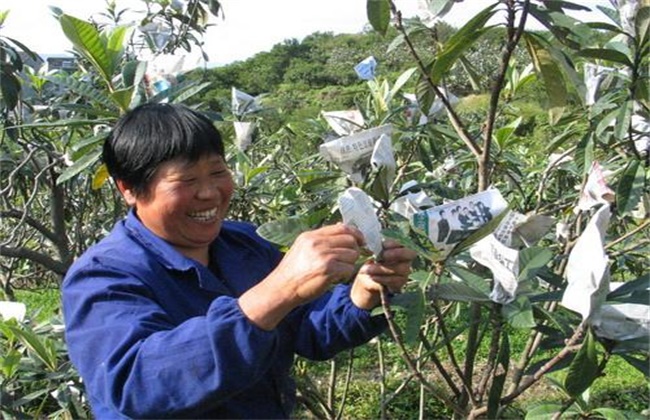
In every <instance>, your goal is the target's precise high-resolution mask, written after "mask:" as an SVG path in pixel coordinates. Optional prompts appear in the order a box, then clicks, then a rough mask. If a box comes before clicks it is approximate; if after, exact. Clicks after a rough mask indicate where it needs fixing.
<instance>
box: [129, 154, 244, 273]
mask: <svg viewBox="0 0 650 420" xmlns="http://www.w3.org/2000/svg"><path fill="white" fill-rule="evenodd" d="M233 190H234V183H233V180H232V177H231V174H230V170H229V169H228V167H227V166H226V163H225V162H224V160H223V158H222V157H221V156H219V155H216V154H214V155H208V156H205V157H202V158H200V159H199V160H198V161H197V162H193V163H192V162H187V161H186V160H181V159H174V160H170V161H168V162H165V163H163V164H162V165H160V166H159V167H158V169H157V170H156V172H155V174H154V176H153V178H152V180H151V183H150V184H149V187H148V189H147V193H146V194H141V195H138V196H133V197H131V202H129V194H125V197H126V198H127V202H128V203H129V205H131V206H134V207H135V209H136V212H137V215H138V217H139V219H140V220H141V221H142V223H143V224H144V225H145V226H146V227H147V228H149V229H150V230H151V231H152V232H154V233H155V234H156V235H158V236H160V237H161V238H162V239H164V240H166V241H167V242H169V243H170V244H172V245H173V246H174V247H175V248H176V249H178V250H179V252H181V253H182V254H183V255H185V256H187V257H190V258H193V259H195V260H197V261H199V262H202V263H204V264H207V263H208V261H207V258H208V247H209V245H210V243H211V242H212V241H213V240H214V239H215V238H216V237H217V236H218V235H219V231H220V230H221V224H222V221H223V219H224V218H225V216H226V212H227V211H228V205H229V204H230V198H231V196H232V194H233Z"/></svg>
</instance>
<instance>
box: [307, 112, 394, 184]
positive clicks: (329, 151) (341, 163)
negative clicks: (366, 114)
mask: <svg viewBox="0 0 650 420" xmlns="http://www.w3.org/2000/svg"><path fill="white" fill-rule="evenodd" d="M392 129H393V128H392V126H391V125H390V124H386V125H382V126H379V127H375V128H371V129H369V130H364V131H360V132H358V133H355V134H352V135H349V136H346V137H341V138H338V139H334V140H331V141H328V142H326V143H323V144H321V145H320V148H319V152H320V154H321V156H323V158H325V159H326V160H327V161H329V162H332V163H334V164H336V165H337V166H338V167H339V168H341V170H342V171H343V172H345V173H346V174H347V175H348V177H349V178H350V179H351V180H352V182H354V183H355V184H361V183H362V182H363V180H364V178H365V175H366V173H367V169H368V167H369V166H370V157H371V156H372V153H373V150H374V149H375V143H376V142H377V140H379V138H380V137H381V136H388V137H389V138H390V136H391V134H392Z"/></svg>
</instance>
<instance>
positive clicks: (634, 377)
mask: <svg viewBox="0 0 650 420" xmlns="http://www.w3.org/2000/svg"><path fill="white" fill-rule="evenodd" d="M16 297H17V298H18V300H19V301H21V302H23V303H25V304H26V305H27V313H28V316H29V317H30V318H32V319H35V320H36V321H37V322H42V321H47V320H49V319H51V318H52V317H53V316H58V315H59V313H60V295H59V290H58V289H52V288H49V289H39V290H17V291H16ZM461 314H462V312H461ZM398 318H401V317H398ZM463 318H464V317H463V316H460V317H459V318H458V319H456V321H455V322H451V325H450V327H452V328H454V327H458V326H460V325H462V324H463V321H464V320H463ZM509 332H510V334H511V346H512V349H513V351H516V349H520V348H522V347H523V343H524V342H525V341H526V338H527V331H524V330H510V331H509ZM455 341H458V342H454V347H456V350H459V353H463V342H464V341H463V340H462V339H460V340H455ZM487 341H488V340H484V344H483V345H482V346H481V348H480V349H478V353H479V355H484V354H486V353H487V344H486V343H487ZM382 351H383V356H384V363H385V369H386V372H387V373H386V384H385V386H386V387H385V393H384V397H386V398H391V400H390V403H389V404H388V405H387V408H386V410H387V413H386V414H387V416H388V417H389V418H413V417H414V416H415V415H416V414H417V413H418V410H419V407H420V387H419V384H418V383H417V381H415V380H411V381H409V382H408V383H407V384H406V386H403V387H401V388H400V385H401V384H402V381H403V380H404V378H406V377H407V376H408V374H409V373H410V371H409V369H408V367H407V366H406V364H405V363H404V360H403V359H402V357H401V353H400V351H399V349H398V348H397V346H396V345H395V344H394V343H393V342H392V339H390V338H388V336H385V337H384V338H382ZM409 352H411V354H413V353H414V352H415V348H414V347H412V346H409ZM436 354H437V355H438V357H439V358H441V360H442V361H443V362H444V363H445V365H448V357H447V355H446V351H445V350H439V351H437V353H436ZM514 356H515V354H513V357H514ZM348 357H349V355H348V353H342V354H340V355H338V356H337V358H336V360H337V362H338V366H339V373H338V378H339V379H338V382H337V388H336V395H337V399H336V401H337V404H340V401H341V398H342V392H343V391H342V390H343V384H342V382H343V378H344V376H345V368H346V367H347V361H348ZM354 358H355V359H354V367H353V373H352V382H351V384H350V388H349V391H348V395H347V400H346V406H345V411H344V415H343V418H355V419H356V418H358V419H366V418H378V417H380V415H381V413H380V412H379V410H380V406H381V395H382V393H381V381H380V377H379V370H378V366H379V353H378V350H377V343H376V341H373V342H371V343H370V344H368V345H364V346H361V347H359V348H357V349H355V350H354ZM480 361H481V357H480V356H479V357H478V362H479V363H480ZM299 363H300V364H301V366H302V369H303V370H304V371H306V372H307V375H309V376H310V377H311V378H312V380H313V381H314V382H315V383H318V384H320V385H319V388H320V391H321V393H322V395H326V394H327V389H326V388H327V383H328V378H329V374H330V366H331V365H330V362H308V361H301V362H299ZM511 364H512V362H511ZM478 371H480V369H479V370H478ZM423 373H424V374H425V375H426V376H427V377H428V379H429V380H432V381H438V379H437V372H436V371H435V368H434V367H433V366H432V365H431V364H428V365H426V366H425V367H424V369H423ZM555 375H556V376H555V377H556V379H561V375H562V373H561V372H558V374H555ZM397 389H399V392H398V393H396V394H394V393H395V391H396V390H397ZM393 394H394V395H393ZM590 394H591V398H590V401H589V406H590V408H591V409H595V408H599V407H607V408H616V409H619V410H623V411H630V412H634V413H646V414H647V413H648V409H649V407H650V397H649V383H648V380H647V379H646V378H645V377H644V376H643V374H642V373H641V372H639V371H638V370H636V369H635V368H633V367H632V366H630V365H629V364H628V363H627V362H625V361H624V360H623V359H622V358H620V357H617V356H613V357H612V358H611V359H610V361H609V363H608V365H607V368H606V370H605V374H604V375H603V376H602V377H601V378H599V379H598V380H597V381H596V382H595V383H594V385H593V386H592V387H591V389H590ZM563 401H565V397H563V395H562V393H561V392H559V391H558V390H556V389H555V388H554V387H553V386H552V384H551V382H550V381H548V380H546V379H542V380H541V381H540V382H539V383H538V384H537V385H536V386H535V387H533V388H531V389H530V390H529V391H528V392H526V393H524V394H523V395H522V396H521V397H520V398H518V399H517V400H516V402H515V404H513V406H512V407H511V410H515V411H513V412H517V413H520V414H521V413H523V412H525V410H526V409H528V408H530V407H532V406H533V405H535V404H538V403H540V402H554V403H562V402H563ZM422 410H423V412H424V414H425V417H426V418H448V417H449V413H448V412H447V411H446V410H445V407H444V406H443V405H442V403H441V402H440V401H439V400H438V399H437V398H436V397H435V395H431V394H430V393H429V394H427V393H426V392H425V397H424V403H423V408H422ZM518 410H520V411H518ZM295 415H296V416H298V417H299V418H311V417H310V414H309V412H308V411H307V410H306V409H305V408H304V407H299V408H298V411H297V412H296V413H295Z"/></svg>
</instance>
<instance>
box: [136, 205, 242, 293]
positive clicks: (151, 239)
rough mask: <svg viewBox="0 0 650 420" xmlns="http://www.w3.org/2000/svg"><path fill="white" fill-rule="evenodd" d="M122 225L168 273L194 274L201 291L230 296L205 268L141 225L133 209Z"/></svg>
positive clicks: (223, 286)
mask: <svg viewBox="0 0 650 420" xmlns="http://www.w3.org/2000/svg"><path fill="white" fill-rule="evenodd" d="M124 224H125V227H126V230H127V232H128V234H129V235H130V236H131V237H132V238H133V239H134V240H135V241H137V242H139V243H140V244H141V245H142V246H143V247H144V248H145V249H147V251H149V252H150V253H151V255H153V257H154V258H155V259H156V260H157V261H158V262H159V263H160V264H161V265H162V266H163V267H165V268H166V269H168V270H170V271H180V272H194V275H195V276H196V278H197V281H198V283H199V286H200V287H202V288H203V289H206V290H210V291H213V292H220V293H223V294H231V293H230V291H229V289H228V287H227V286H226V285H225V284H224V283H223V282H222V281H221V280H219V279H218V278H217V277H216V276H215V275H214V273H212V272H211V271H210V270H209V269H208V268H207V267H205V266H204V265H203V264H201V263H199V262H197V261H195V260H193V259H191V258H188V257H186V256H185V255H183V254H181V253H180V252H178V250H177V249H176V248H174V247H173V246H172V245H171V244H170V243H169V242H167V241H165V240H164V239H162V238H160V237H159V236H157V235H156V234H154V233H153V232H152V231H151V230H149V228H147V227H146V226H145V225H144V224H142V222H141V221H140V219H139V218H138V216H137V214H136V213H135V209H133V208H131V209H130V210H129V212H128V214H127V216H126V221H125V223H124ZM211 248H212V247H211Z"/></svg>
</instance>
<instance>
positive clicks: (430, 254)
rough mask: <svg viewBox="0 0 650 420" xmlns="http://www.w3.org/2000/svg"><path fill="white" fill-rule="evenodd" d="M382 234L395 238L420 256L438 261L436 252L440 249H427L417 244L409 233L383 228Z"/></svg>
mask: <svg viewBox="0 0 650 420" xmlns="http://www.w3.org/2000/svg"><path fill="white" fill-rule="evenodd" d="M381 235H382V236H383V237H385V238H390V239H394V240H395V241H397V242H399V243H400V244H401V245H402V246H404V247H406V248H408V249H410V250H412V251H415V252H417V254H418V256H420V257H422V258H424V259H426V260H429V261H432V262H435V261H438V259H437V258H436V257H435V255H436V254H439V251H436V250H435V249H433V248H431V249H427V248H424V247H422V246H420V245H419V244H417V243H416V242H415V241H414V240H413V239H411V238H410V237H409V236H408V234H406V233H404V232H402V231H400V230H397V229H382V231H381Z"/></svg>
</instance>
